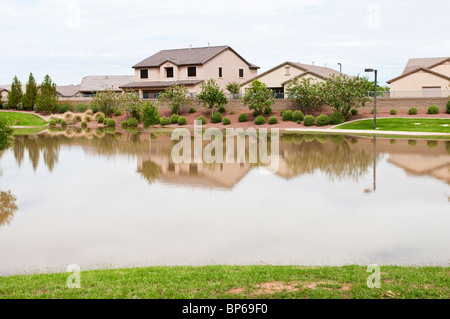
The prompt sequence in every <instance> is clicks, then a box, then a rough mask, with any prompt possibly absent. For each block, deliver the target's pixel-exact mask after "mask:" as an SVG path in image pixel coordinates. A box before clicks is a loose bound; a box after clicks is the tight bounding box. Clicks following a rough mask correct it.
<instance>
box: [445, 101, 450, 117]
mask: <svg viewBox="0 0 450 319" xmlns="http://www.w3.org/2000/svg"><path fill="white" fill-rule="evenodd" d="M445 113H447V114H450V100H449V101H448V102H447V109H446V111H445Z"/></svg>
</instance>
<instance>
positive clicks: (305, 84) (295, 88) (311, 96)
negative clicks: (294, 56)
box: [286, 78, 325, 114]
mask: <svg viewBox="0 0 450 319" xmlns="http://www.w3.org/2000/svg"><path fill="white" fill-rule="evenodd" d="M286 89H287V92H288V94H289V100H291V101H292V102H294V103H295V104H297V105H298V106H299V107H300V109H301V110H302V111H303V113H305V114H308V113H309V112H311V111H315V110H317V109H319V108H320V106H321V105H322V104H323V103H324V102H325V95H324V85H323V83H321V82H314V81H313V80H312V79H311V78H302V79H301V80H299V79H298V78H295V79H293V80H292V81H291V82H290V83H289V84H288V85H287V87H286Z"/></svg>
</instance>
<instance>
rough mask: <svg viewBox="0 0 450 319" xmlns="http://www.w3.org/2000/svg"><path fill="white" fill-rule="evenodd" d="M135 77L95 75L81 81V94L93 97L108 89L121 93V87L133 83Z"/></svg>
mask: <svg viewBox="0 0 450 319" xmlns="http://www.w3.org/2000/svg"><path fill="white" fill-rule="evenodd" d="M133 79H134V76H133V75H95V76H85V77H84V78H83V80H82V81H81V84H80V88H79V92H80V93H81V94H82V95H83V96H86V97H87V96H93V95H95V94H96V93H97V92H99V91H104V90H105V89H106V88H108V89H112V90H113V91H115V92H117V93H121V92H122V89H121V88H120V86H122V85H125V84H127V83H130V82H131V81H133Z"/></svg>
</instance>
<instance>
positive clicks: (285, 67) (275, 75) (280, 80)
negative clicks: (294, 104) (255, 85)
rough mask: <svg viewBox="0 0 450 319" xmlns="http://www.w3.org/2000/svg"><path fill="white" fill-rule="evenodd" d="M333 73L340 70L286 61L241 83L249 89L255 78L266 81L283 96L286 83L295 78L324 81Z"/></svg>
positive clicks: (278, 95)
mask: <svg viewBox="0 0 450 319" xmlns="http://www.w3.org/2000/svg"><path fill="white" fill-rule="evenodd" d="M332 74H334V75H340V74H341V73H340V72H339V71H336V70H334V69H331V68H327V67H323V66H317V65H310V64H303V63H296V62H288V61H287V62H284V63H281V64H280V65H277V66H276V67H274V68H272V69H270V70H268V71H266V72H264V73H261V74H260V75H258V76H256V77H254V78H252V79H249V80H248V81H245V82H243V83H241V88H243V89H244V90H245V89H247V88H248V87H249V86H250V84H251V82H252V81H253V80H255V79H258V80H259V81H261V82H263V83H265V84H266V85H267V87H268V88H269V89H271V90H272V91H273V92H274V93H275V97H278V98H283V97H284V93H285V87H286V85H287V84H288V83H289V82H291V81H292V80H293V79H294V78H299V79H301V78H305V77H308V78H311V79H313V80H314V81H320V82H324V81H326V79H327V78H328V77H330V76H331V75H332Z"/></svg>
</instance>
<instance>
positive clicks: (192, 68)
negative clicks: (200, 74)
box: [187, 66, 197, 77]
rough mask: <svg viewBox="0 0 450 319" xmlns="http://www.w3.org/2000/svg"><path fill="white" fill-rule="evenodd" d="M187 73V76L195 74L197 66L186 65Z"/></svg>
mask: <svg viewBox="0 0 450 319" xmlns="http://www.w3.org/2000/svg"><path fill="white" fill-rule="evenodd" d="M187 73H188V74H187V75H188V77H194V76H197V67H195V66H188V68H187Z"/></svg>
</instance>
